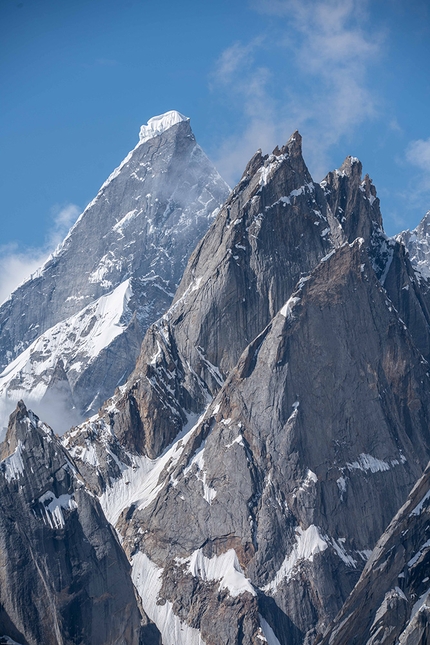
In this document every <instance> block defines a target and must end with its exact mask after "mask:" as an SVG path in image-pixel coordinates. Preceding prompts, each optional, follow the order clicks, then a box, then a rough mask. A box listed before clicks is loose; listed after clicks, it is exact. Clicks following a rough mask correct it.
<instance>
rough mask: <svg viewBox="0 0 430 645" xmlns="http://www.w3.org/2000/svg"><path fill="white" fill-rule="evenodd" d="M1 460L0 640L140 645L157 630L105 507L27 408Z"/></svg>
mask: <svg viewBox="0 0 430 645" xmlns="http://www.w3.org/2000/svg"><path fill="white" fill-rule="evenodd" d="M1 452H2V454H1V457H2V459H3V460H2V461H1V463H0V488H1V492H0V497H1V506H0V541H1V549H0V551H1V573H0V634H2V635H5V634H7V635H8V636H10V637H11V638H13V639H15V640H16V641H17V642H18V643H23V644H25V645H27V644H28V645H40V643H44V644H46V645H50V644H51V643H52V645H54V644H55V645H57V644H58V643H63V644H64V645H66V644H67V645H69V644H72V643H74V644H75V643H82V645H84V643H93V644H94V645H96V644H97V643H99V644H100V645H102V644H103V645H107V644H112V645H113V644H115V645H120V644H122V643H129V644H130V645H139V643H141V642H142V641H141V639H142V636H143V635H144V634H145V632H147V633H150V632H151V630H153V631H155V632H156V628H155V626H154V625H151V624H150V622H149V620H148V619H147V617H146V616H144V615H143V616H142V615H141V610H140V608H139V603H138V601H137V599H136V595H135V591H134V588H133V585H132V583H131V578H130V573H129V569H130V565H129V564H128V562H127V559H126V557H125V555H124V552H123V550H122V548H121V546H120V544H119V542H118V539H117V537H116V535H115V532H114V530H113V529H112V527H111V526H110V525H109V524H108V523H107V521H106V518H105V516H104V514H103V511H102V509H101V508H100V505H99V503H98V501H97V499H96V498H95V497H94V496H93V495H91V494H89V493H88V492H87V490H86V487H85V483H84V481H83V479H82V477H81V476H80V474H79V471H78V470H77V469H76V467H75V465H74V463H73V461H72V460H71V459H70V456H69V455H68V454H67V453H66V451H65V450H64V449H63V448H62V446H61V445H60V443H59V441H58V439H57V438H56V437H55V436H54V434H53V432H52V430H51V429H50V428H49V427H48V426H46V425H45V424H43V423H41V422H40V421H39V419H38V418H37V417H36V416H35V415H34V414H33V413H32V412H30V411H28V410H27V409H26V407H25V406H24V404H23V403H22V402H20V403H19V404H18V407H17V409H16V411H15V412H14V413H13V414H12V415H11V419H10V423H9V428H8V432H7V436H6V439H5V442H4V443H3V444H2V448H1ZM155 642H156V641H155Z"/></svg>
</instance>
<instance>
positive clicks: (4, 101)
mask: <svg viewBox="0 0 430 645" xmlns="http://www.w3.org/2000/svg"><path fill="white" fill-rule="evenodd" d="M429 64H430V6H429V4H428V1H427V0H409V1H408V2H406V1H405V0H381V1H378V0H374V1H368V2H366V1H365V0H301V1H299V0H249V1H246V0H242V1H236V0H229V1H225V0H216V1H215V0H200V1H199V2H197V1H190V0H182V1H181V2H177V1H176V2H173V1H171V0H165V1H164V2H153V1H149V0H128V1H127V0H123V1H122V2H119V1H118V0H115V1H113V0H67V1H66V0H37V2H36V1H35V0H0V82H1V88H2V98H1V102H0V115H1V118H0V177H1V181H2V191H1V193H2V203H1V236H0V300H1V299H2V296H4V295H5V294H6V295H7V293H6V292H7V291H8V290H10V289H11V288H12V287H13V286H15V283H16V282H19V281H20V280H21V279H23V278H24V277H25V275H26V274H27V273H29V272H30V271H32V270H34V269H35V268H36V267H37V266H38V265H39V264H40V263H41V262H42V261H43V260H44V258H45V257H46V255H47V254H48V253H49V251H50V250H52V248H53V247H54V246H55V245H56V244H57V243H58V242H59V241H60V240H61V238H62V237H63V236H64V234H65V232H66V231H67V228H68V227H69V226H70V225H71V224H72V223H73V221H74V220H75V219H76V217H77V216H78V214H79V213H80V212H81V211H82V210H83V208H84V207H85V206H86V204H87V203H88V202H89V201H90V200H91V199H92V198H93V197H94V196H95V194H96V193H97V191H98V189H99V187H100V185H101V184H102V183H103V182H104V180H105V179H106V178H107V176H108V175H109V174H110V172H111V171H112V170H113V169H114V168H115V167H116V166H117V165H118V164H119V163H120V161H121V160H122V159H123V157H125V155H126V154H127V152H128V151H129V150H130V149H132V148H133V147H134V146H135V144H136V143H137V140H138V132H139V127H140V125H141V124H143V123H146V122H147V120H148V119H149V118H151V117H152V116H154V115H157V114H160V113H163V112H165V111H167V110H171V109H176V110H179V111H180V112H182V113H183V114H185V115H187V116H189V117H190V118H191V125H192V128H193V130H194V133H195V135H196V137H197V140H198V142H199V143H200V145H201V146H202V147H203V149H204V150H205V151H206V153H207V154H208V155H209V157H210V158H211V159H212V160H213V161H214V162H215V164H216V165H217V168H218V170H219V171H220V172H221V174H222V175H223V176H224V177H225V179H226V180H227V181H228V182H229V183H230V184H231V185H233V184H234V182H235V181H237V179H238V178H239V177H240V175H241V173H242V171H243V168H244V166H245V164H246V162H247V160H248V159H249V157H250V156H251V155H252V154H253V153H254V152H255V150H257V149H258V148H260V147H261V148H262V149H263V151H264V152H270V151H271V150H272V149H273V148H274V147H275V145H276V144H280V145H281V144H282V143H284V142H285V141H286V140H287V139H288V137H289V135H290V134H291V133H292V132H293V131H294V130H295V129H297V128H298V129H299V130H300V132H301V134H302V135H303V148H304V156H305V160H306V162H307V164H308V166H309V168H310V170H311V173H312V175H313V176H314V179H315V180H318V181H319V180H321V179H322V178H323V176H324V175H325V174H326V173H327V172H328V171H329V170H331V169H333V168H336V167H338V166H340V164H341V163H342V161H343V159H344V158H345V156H346V155H348V154H351V155H354V156H357V157H359V158H360V159H361V161H362V163H363V169H364V172H367V173H369V175H370V176H371V177H372V179H373V181H374V183H375V185H376V188H377V190H378V195H379V197H380V199H381V208H382V213H383V216H384V221H385V228H386V230H387V232H388V233H389V234H394V233H396V232H398V231H400V230H402V229H404V228H408V227H409V228H413V227H415V226H416V225H417V224H418V222H419V220H420V219H421V218H422V216H423V215H424V214H425V212H426V211H427V210H428V209H429V208H430V119H429V115H430V108H429V106H430V73H429Z"/></svg>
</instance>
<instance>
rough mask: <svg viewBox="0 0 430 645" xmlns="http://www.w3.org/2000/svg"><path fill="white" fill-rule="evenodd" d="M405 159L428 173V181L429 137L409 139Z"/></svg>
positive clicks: (429, 171)
mask: <svg viewBox="0 0 430 645" xmlns="http://www.w3.org/2000/svg"><path fill="white" fill-rule="evenodd" d="M406 159H407V160H408V161H409V163H411V164H413V165H414V166H418V168H420V169H421V170H422V171H423V172H424V173H426V174H428V176H429V181H430V137H429V138H428V139H427V140H423V139H417V140H416V141H411V143H410V144H409V146H408V147H407V149H406Z"/></svg>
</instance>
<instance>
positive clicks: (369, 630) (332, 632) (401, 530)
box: [318, 465, 430, 645]
mask: <svg viewBox="0 0 430 645" xmlns="http://www.w3.org/2000/svg"><path fill="white" fill-rule="evenodd" d="M429 580H430V465H429V466H427V468H426V470H425V472H424V474H423V476H422V477H421V478H420V479H419V481H418V482H417V484H416V485H415V486H414V489H413V490H412V492H411V494H410V495H409V497H408V500H407V502H406V503H405V504H404V506H403V507H402V508H401V509H400V511H399V512H398V513H397V515H396V516H395V517H394V519H393V520H392V522H391V523H390V524H389V526H388V528H387V529H386V531H385V532H384V533H383V534H382V537H381V538H380V539H379V540H378V543H377V545H376V547H375V549H374V551H373V553H372V556H371V557H370V559H369V561H368V563H367V564H366V567H365V569H364V571H363V573H362V575H361V578H360V580H359V581H358V583H357V585H356V587H355V588H354V590H353V591H352V593H351V595H350V597H349V598H348V600H347V602H346V603H345V605H344V607H343V608H342V611H341V612H340V613H339V615H338V616H337V617H336V620H335V621H334V623H333V625H332V626H331V627H330V629H329V630H328V632H327V633H326V634H325V636H324V638H323V639H320V640H318V642H319V643H321V645H329V644H330V645H344V643H348V644H349V645H376V643H383V644H384V645H397V644H399V645H426V644H427V643H429V642H430V596H429V594H430V583H429Z"/></svg>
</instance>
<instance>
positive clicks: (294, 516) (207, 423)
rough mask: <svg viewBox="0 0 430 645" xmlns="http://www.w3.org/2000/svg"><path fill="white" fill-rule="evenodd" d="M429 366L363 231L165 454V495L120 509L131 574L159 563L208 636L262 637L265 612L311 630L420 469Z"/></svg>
mask: <svg viewBox="0 0 430 645" xmlns="http://www.w3.org/2000/svg"><path fill="white" fill-rule="evenodd" d="M351 294H353V299H351V297H350V295H351ZM427 372H428V365H427V364H424V363H423V362H422V357H421V355H420V354H419V352H418V351H417V350H416V348H415V347H414V345H413V343H412V340H411V338H410V335H409V333H408V331H407V329H406V328H405V326H404V325H403V324H402V323H401V322H400V321H399V319H398V316H397V314H396V312H395V311H394V309H393V307H392V306H391V304H390V302H389V301H388V300H387V296H386V294H385V292H384V290H383V289H382V287H381V285H380V283H379V281H378V280H377V278H376V276H375V274H374V273H373V269H372V265H371V262H370V260H369V258H368V255H367V252H366V250H365V248H364V245H363V244H360V242H359V241H356V242H355V243H353V244H352V245H351V246H350V245H349V244H345V245H343V246H341V247H340V248H339V249H338V250H337V251H336V252H335V253H334V254H333V255H332V257H330V258H328V259H327V260H325V261H324V262H321V263H320V264H319V265H318V266H317V267H316V268H315V270H314V271H313V272H312V273H311V275H310V277H309V279H308V280H306V281H302V283H301V284H300V286H299V289H298V290H297V291H295V292H294V293H293V295H292V296H291V297H290V298H289V300H288V301H287V303H286V304H285V305H284V307H283V308H282V309H281V311H280V312H279V313H278V314H277V316H276V317H275V318H274V319H273V320H272V322H271V323H270V324H269V326H268V327H267V328H266V329H265V330H264V331H263V332H262V333H261V334H260V335H259V336H258V337H257V338H256V339H255V340H254V341H253V342H252V343H251V344H250V345H249V346H248V348H247V349H246V350H245V352H244V353H243V354H242V356H241V357H240V359H239V361H238V364H237V366H236V367H235V368H234V369H233V370H232V372H231V373H230V375H229V377H228V378H227V380H226V382H225V384H224V386H223V387H222V389H221V391H220V392H219V394H218V396H217V397H216V398H215V399H214V401H213V402H212V404H211V405H210V407H209V409H208V411H207V412H206V415H205V416H204V418H203V419H202V420H201V421H200V422H199V423H198V424H197V426H196V427H195V428H194V430H191V431H190V432H189V433H188V435H186V437H184V438H183V439H181V440H179V441H178V442H177V444H175V446H174V447H173V448H172V449H171V452H170V455H169V453H167V454H166V455H165V457H164V459H165V462H164V468H163V469H162V470H161V471H160V474H159V478H158V479H157V480H156V484H157V490H156V494H155V496H154V497H153V495H154V492H152V493H151V492H150V491H146V495H145V496H144V495H142V496H141V493H142V490H140V491H139V492H137V494H136V497H135V498H132V499H131V500H130V501H131V504H130V505H127V509H126V510H124V512H123V514H122V515H120V516H119V519H118V522H117V524H116V526H117V529H118V530H119V532H120V533H121V535H122V536H123V546H124V548H125V550H126V552H127V554H128V556H129V557H130V559H131V561H132V562H133V567H134V573H133V575H134V576H136V572H137V571H138V569H139V567H142V568H143V569H145V567H151V566H156V567H158V568H159V571H161V572H162V573H160V576H161V577H162V580H163V586H162V588H161V592H160V593H161V594H163V597H164V598H165V599H166V601H167V602H170V603H171V604H172V606H173V608H174V611H175V613H176V614H177V615H178V616H179V617H180V618H182V619H183V620H184V621H185V622H187V624H189V625H190V627H193V628H195V629H199V631H200V633H201V637H202V639H203V640H204V642H205V643H206V644H207V645H208V644H210V645H212V644H213V645H215V644H218V643H219V644H220V645H221V643H223V642H230V641H231V642H234V639H237V641H238V642H243V643H253V642H258V637H259V634H261V632H260V630H261V629H262V625H263V624H264V623H262V621H261V620H260V619H259V615H261V616H262V617H263V620H264V621H265V624H266V625H269V628H271V630H272V631H273V632H274V634H275V636H276V638H277V639H278V641H279V642H280V643H302V642H305V643H311V642H312V639H313V637H314V635H315V634H316V633H318V632H321V631H323V630H324V629H325V628H326V627H327V625H328V622H329V620H330V619H332V618H333V617H334V615H335V614H336V612H337V611H338V610H339V609H340V607H341V606H342V604H343V602H344V600H345V599H346V597H347V596H348V594H349V592H350V591H351V589H352V587H353V586H354V584H355V582H356V581H357V579H358V577H359V575H360V572H361V570H362V568H363V566H364V564H365V562H366V559H367V557H368V555H369V553H370V552H371V550H372V548H373V547H374V545H375V543H376V541H377V540H378V538H379V536H380V535H381V533H382V532H383V531H384V528H385V527H386V525H387V524H388V522H389V521H390V518H391V517H392V516H393V514H394V513H395V512H396V510H397V509H398V507H399V506H400V505H401V504H402V503H403V501H404V499H405V498H406V496H407V493H408V491H409V490H410V488H411V486H412V485H413V483H414V482H415V481H416V479H417V477H418V476H419V475H420V474H421V472H422V471H423V469H424V467H425V463H426V459H427V455H428V454H429V450H430V433H429V420H430V392H429V376H428V373H427ZM333 392H336V395H335V396H333ZM359 411H360V412H359ZM148 493H149V494H148ZM141 554H144V555H145V558H147V559H146V560H145V559H142V555H141ZM145 570H146V569H145ZM214 582H216V585H215V588H214V584H213V583H214ZM190 585H191V587H192V589H193V592H192V593H191V592H190V590H189V589H188V587H189V586H190ZM187 589H188V591H187ZM223 589H224V596H221V597H220V591H223ZM233 599H234V601H233ZM199 603H200V605H202V607H203V609H200V610H197V608H195V606H196V604H197V605H199ZM225 603H227V605H228V606H229V607H230V604H233V605H234V607H235V612H234V618H231V620H229V621H228V626H227V625H224V628H223V629H224V631H222V632H221V631H220V629H219V628H218V627H215V625H217V618H214V616H215V617H216V616H223V612H224V608H225ZM144 607H145V598H144ZM245 607H246V610H245ZM206 611H208V612H210V616H211V621H209V620H208V618H207V615H206ZM229 611H232V609H231V608H230V610H229ZM242 615H243V619H242V620H241V619H240V617H241V616H242ZM219 620H221V618H220V619H219ZM225 638H227V640H224V639H225ZM241 639H242V641H241Z"/></svg>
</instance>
